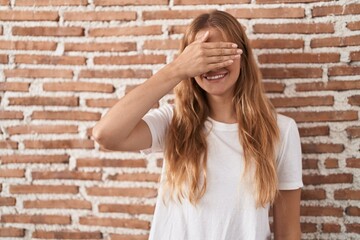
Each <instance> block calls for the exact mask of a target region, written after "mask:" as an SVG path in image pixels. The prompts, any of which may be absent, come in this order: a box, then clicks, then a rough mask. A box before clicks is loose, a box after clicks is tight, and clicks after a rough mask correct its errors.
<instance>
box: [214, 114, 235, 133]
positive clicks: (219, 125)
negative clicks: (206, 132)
mask: <svg viewBox="0 0 360 240" xmlns="http://www.w3.org/2000/svg"><path fill="white" fill-rule="evenodd" d="M208 122H209V123H210V127H212V128H213V129H216V130H222V131H237V130H238V123H224V122H219V121H216V120H214V119H212V118H211V117H208Z"/></svg>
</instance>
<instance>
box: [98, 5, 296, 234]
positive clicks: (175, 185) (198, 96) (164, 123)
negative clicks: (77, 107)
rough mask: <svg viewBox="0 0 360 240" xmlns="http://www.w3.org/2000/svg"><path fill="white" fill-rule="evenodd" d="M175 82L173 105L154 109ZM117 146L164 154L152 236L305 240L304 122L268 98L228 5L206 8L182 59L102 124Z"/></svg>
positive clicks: (106, 138) (103, 135)
mask: <svg viewBox="0 0 360 240" xmlns="http://www.w3.org/2000/svg"><path fill="white" fill-rule="evenodd" d="M174 87H175V90H174V91H175V105H174V106H171V105H165V106H162V107H160V108H159V109H156V110H153V111H149V110H150V109H151V107H152V106H153V105H154V104H155V103H156V102H158V101H159V99H160V98H162V97H163V96H164V95H166V94H167V93H168V92H169V91H170V90H171V89H173V88H174ZM93 136H94V138H95V139H96V141H97V142H98V143H99V144H100V145H101V146H102V147H104V148H107V149H110V150H126V151H129V150H131V151H133V150H145V149H147V150H150V151H163V152H164V166H163V171H162V176H161V185H160V189H159V195H158V200H157V204H156V209H155V213H154V219H153V222H152V226H151V231H150V239H152V240H237V239H243V240H251V239H254V240H263V239H269V238H270V236H271V233H270V228H269V219H268V212H269V206H270V205H272V206H273V231H274V236H275V239H276V240H279V239H286V240H292V239H300V223H299V219H300V188H301V187H302V185H303V184H302V177H301V176H302V175H301V147H300V138H299V133H298V130H297V127H296V123H295V122H294V120H292V119H291V118H288V117H285V116H283V115H280V114H276V112H275V109H274V108H273V106H272V105H271V103H270V102H269V100H268V99H267V98H266V96H265V94H264V90H263V86H262V83H261V74H260V72H259V69H258V67H257V65H256V62H255V59H254V56H253V53H252V50H251V48H250V46H249V40H248V38H247V36H246V35H245V32H244V30H243V28H242V27H241V25H240V24H239V22H238V21H237V20H236V19H235V18H234V17H233V16H231V15H229V14H228V13H226V12H222V11H214V12H211V13H209V14H202V15H200V16H199V17H197V18H196V19H194V20H193V22H192V23H191V24H190V26H189V28H188V30H187V31H186V33H185V36H184V39H183V44H182V48H181V53H180V55H179V56H178V57H177V58H176V59H175V60H174V61H173V62H171V63H169V64H168V65H166V66H165V67H164V68H162V69H161V70H160V71H158V72H157V73H156V74H155V75H153V76H152V77H151V78H150V79H148V80H147V81H146V82H144V83H143V84H142V85H140V86H138V87H137V88H136V89H134V90H133V91H131V92H130V93H129V94H127V95H126V96H125V97H123V98H122V99H120V100H119V102H118V103H117V104H116V105H115V106H114V107H113V108H112V109H110V111H109V112H108V113H107V114H106V115H105V116H104V117H103V118H102V119H101V120H100V121H99V123H97V124H96V126H95V127H94V129H93Z"/></svg>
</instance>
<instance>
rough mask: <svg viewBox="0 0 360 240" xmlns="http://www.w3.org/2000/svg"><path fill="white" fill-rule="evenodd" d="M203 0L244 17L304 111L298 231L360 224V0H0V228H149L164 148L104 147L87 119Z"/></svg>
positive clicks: (146, 64) (120, 233)
mask: <svg viewBox="0 0 360 240" xmlns="http://www.w3.org/2000/svg"><path fill="white" fill-rule="evenodd" d="M208 9H220V10H226V11H228V12H230V13H231V14H233V15H234V16H236V17H237V18H238V19H239V20H240V21H241V23H242V24H243V25H244V26H245V27H246V29H247V34H248V36H249V38H250V39H251V40H252V45H253V47H254V50H255V53H256V56H257V60H258V62H259V63H260V65H261V70H262V73H263V76H264V82H265V85H266V90H267V92H268V96H269V97H271V99H272V101H273V103H274V105H275V106H276V107H277V108H278V111H279V112H281V113H284V114H286V115H288V116H291V117H293V118H294V119H295V120H296V121H297V123H298V126H299V129H300V133H301V137H302V144H303V146H302V147H303V153H304V155H303V168H304V171H303V180H304V184H305V187H304V189H303V192H302V202H301V205H302V209H301V216H302V217H301V222H302V232H303V235H302V238H303V239H355V238H359V237H360V235H359V234H360V175H359V168H360V152H359V147H360V146H359V145H360V123H359V110H360V91H359V89H360V62H359V60H360V51H359V46H360V1H359V0H352V1H346V0H339V1H326V0H323V1H320V0H319V1H317V0H212V1H211V0H170V1H169V0H143V1H138V0H136V1H135V0H134V1H131V0H0V69H1V70H0V100H1V110H0V124H1V129H0V132H1V138H0V161H1V166H0V211H1V219H0V223H1V226H0V238H1V239H10V238H20V239H79V238H80V239H112V240H115V239H118V240H120V239H129V240H130V239H136V240H140V239H141V240H142V239H147V234H148V231H149V226H150V222H151V219H152V213H153V211H154V203H155V197H156V191H157V180H158V177H159V173H160V170H161V169H160V166H161V155H153V156H149V157H147V158H145V157H144V156H143V155H141V154H138V153H133V152H119V153H115V152H108V151H104V150H102V149H99V146H98V145H97V144H96V143H94V141H93V140H92V139H91V137H90V132H91V127H92V126H93V125H94V124H95V122H96V121H98V120H99V119H100V117H101V115H102V114H103V113H105V112H106V110H107V109H108V108H109V107H111V106H112V105H113V104H114V103H115V102H116V99H117V98H118V97H121V96H123V95H124V94H125V93H126V92H128V91H130V90H131V89H132V88H134V86H136V85H137V84H139V83H141V82H143V81H145V80H146V79H147V78H148V77H150V76H151V74H153V73H154V72H156V71H157V70H158V69H160V68H161V67H162V66H163V65H164V64H165V63H168V62H170V61H171V60H172V59H173V58H174V56H175V55H176V53H177V48H178V45H179V39H180V38H181V37H182V32H183V31H184V27H185V26H186V24H188V23H189V22H190V21H191V18H193V17H194V16H196V15H198V14H199V13H201V12H203V11H206V10H208ZM170 99H172V96H166V97H165V98H164V99H162V100H161V101H160V104H162V103H163V102H166V101H168V100H170Z"/></svg>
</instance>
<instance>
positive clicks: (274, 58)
mask: <svg viewBox="0 0 360 240" xmlns="http://www.w3.org/2000/svg"><path fill="white" fill-rule="evenodd" d="M258 59H259V63H332V62H339V61H340V54H339V53H271V54H261V55H259V56H258Z"/></svg>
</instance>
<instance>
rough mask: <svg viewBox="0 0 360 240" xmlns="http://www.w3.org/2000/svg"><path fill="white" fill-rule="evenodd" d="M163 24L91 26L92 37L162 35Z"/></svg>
mask: <svg viewBox="0 0 360 240" xmlns="http://www.w3.org/2000/svg"><path fill="white" fill-rule="evenodd" d="M161 34H162V29H161V26H158V25H154V26H139V27H108V28H90V29H89V36H90V37H108V36H144V35H161Z"/></svg>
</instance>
